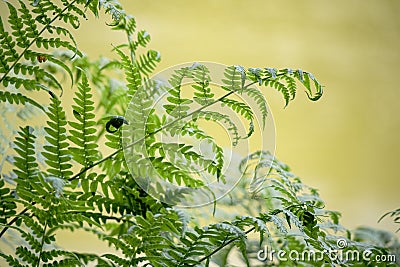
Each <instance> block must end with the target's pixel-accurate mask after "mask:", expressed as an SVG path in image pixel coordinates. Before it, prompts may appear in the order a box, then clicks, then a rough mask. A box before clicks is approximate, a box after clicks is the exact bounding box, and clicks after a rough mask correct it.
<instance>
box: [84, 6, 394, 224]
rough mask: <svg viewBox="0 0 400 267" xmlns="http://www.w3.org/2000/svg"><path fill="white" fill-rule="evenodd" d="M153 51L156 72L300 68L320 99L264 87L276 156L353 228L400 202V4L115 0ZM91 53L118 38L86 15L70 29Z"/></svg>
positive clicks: (104, 50) (373, 220) (108, 47)
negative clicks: (212, 65) (313, 80)
mask: <svg viewBox="0 0 400 267" xmlns="http://www.w3.org/2000/svg"><path fill="white" fill-rule="evenodd" d="M121 3H122V4H123V5H124V7H125V8H126V9H127V11H128V13H131V14H133V15H134V16H135V17H136V19H137V22H138V28H139V29H145V30H147V31H148V32H149V33H150V34H151V36H152V41H151V43H150V47H151V48H153V49H156V50H158V51H160V52H161V56H162V61H161V64H160V67H159V68H158V70H162V69H164V68H167V67H169V66H172V65H176V64H179V63H183V62H192V61H213V62H218V63H223V64H227V65H231V64H239V65H243V66H245V67H276V68H285V67H291V68H301V69H304V70H307V71H310V72H312V73H313V74H314V75H315V76H316V77H317V78H318V79H319V81H320V82H321V83H322V84H323V85H324V86H325V94H324V96H323V97H322V98H321V100H320V101H318V102H310V101H309V100H307V98H306V95H305V94H304V93H303V92H301V90H300V91H299V94H298V96H297V98H296V100H295V101H294V102H292V103H291V104H290V105H289V106H288V107H287V108H286V109H283V106H284V101H283V100H282V98H281V96H280V95H279V94H278V93H276V92H275V91H274V89H269V88H268V89H265V92H266V96H267V98H268V101H269V103H270V107H271V109H272V111H273V115H274V118H275V124H276V131H277V133H276V136H277V138H276V139H277V140H276V143H277V149H276V155H277V157H278V158H279V159H280V160H282V161H284V162H286V163H287V164H289V165H290V166H291V167H292V170H293V172H294V173H296V174H297V175H299V176H300V177H301V178H302V180H303V182H304V183H306V184H308V185H310V186H312V187H315V188H318V189H319V190H320V194H321V196H322V198H323V199H324V200H325V201H326V203H327V206H326V207H327V208H328V209H332V210H338V211H341V212H342V214H343V218H342V223H343V224H344V226H346V227H349V228H351V229H353V228H355V227H356V226H359V225H369V226H374V227H378V228H381V229H386V230H395V229H396V225H394V224H393V223H392V220H390V219H385V220H384V221H383V222H381V223H379V224H378V223H377V220H378V219H379V217H380V216H381V215H382V214H384V213H385V212H386V211H389V210H393V209H395V208H397V207H399V205H400V202H399V188H400V181H399V171H398V169H397V167H398V166H397V164H399V163H398V162H399V156H398V155H399V154H398V153H399V151H400V141H399V130H400V117H399V114H400V105H399V104H398V101H399V100H398V99H399V96H400V91H399V88H398V85H397V83H398V82H397V80H398V77H399V74H398V72H399V71H400V67H399V64H400V51H399V48H400V17H399V15H398V14H400V2H399V1H395V0H388V1H361V0H346V1H344V0H339V1H327V0H308V1H288V0H284V1H282V0H281V1H269V0H268V1H265V0H259V1H233V0H222V1H221V0H219V1H211V0H208V1H183V0H179V1H178V0H163V1H121ZM77 35H78V37H77V38H78V43H80V48H81V49H83V50H84V51H87V53H88V54H89V56H93V57H96V56H98V55H99V54H102V55H107V56H110V55H112V52H110V50H111V44H119V43H121V42H124V38H125V37H124V36H122V35H118V34H116V33H113V32H111V33H110V32H109V31H107V27H106V26H105V23H104V20H102V19H100V20H97V21H96V20H89V22H88V23H85V24H83V25H82V30H81V31H80V32H78V33H77Z"/></svg>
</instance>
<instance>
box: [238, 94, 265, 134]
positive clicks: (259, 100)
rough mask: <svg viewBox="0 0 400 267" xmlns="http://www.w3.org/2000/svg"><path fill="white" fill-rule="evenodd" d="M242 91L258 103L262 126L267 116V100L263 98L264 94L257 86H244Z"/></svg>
mask: <svg viewBox="0 0 400 267" xmlns="http://www.w3.org/2000/svg"><path fill="white" fill-rule="evenodd" d="M243 92H244V93H245V94H247V95H248V96H250V97H251V98H253V99H254V101H255V102H256V103H257V105H258V110H259V111H260V112H261V115H262V124H263V128H264V127H265V122H266V119H267V116H268V105H267V100H266V99H265V97H264V95H263V94H262V93H261V92H260V90H258V89H257V88H252V87H246V88H244V89H243Z"/></svg>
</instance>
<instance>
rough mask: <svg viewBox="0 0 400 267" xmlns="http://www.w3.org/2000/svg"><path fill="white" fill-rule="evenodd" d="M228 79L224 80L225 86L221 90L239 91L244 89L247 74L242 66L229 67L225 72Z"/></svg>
mask: <svg viewBox="0 0 400 267" xmlns="http://www.w3.org/2000/svg"><path fill="white" fill-rule="evenodd" d="M224 76H225V78H226V79H222V83H223V84H224V85H223V86H221V88H223V89H225V90H227V91H234V92H236V91H238V90H239V89H242V88H243V87H244V83H245V80H246V72H245V70H244V68H243V67H242V66H229V67H227V68H225V70H224Z"/></svg>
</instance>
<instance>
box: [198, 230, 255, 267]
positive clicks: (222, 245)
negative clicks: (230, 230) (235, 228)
mask: <svg viewBox="0 0 400 267" xmlns="http://www.w3.org/2000/svg"><path fill="white" fill-rule="evenodd" d="M255 229H256V227H255V226H253V227H252V228H250V229H249V230H247V231H246V232H244V234H245V235H247V234H249V233H250V232H253V231H254V230H255ZM238 239H239V237H235V238H232V239H231V240H229V241H228V242H224V243H223V244H221V245H220V246H219V247H217V248H216V249H215V250H213V251H212V252H211V253H210V254H208V255H206V256H204V257H203V258H201V259H200V260H199V262H202V261H204V260H206V259H208V258H210V257H211V256H212V255H214V254H215V253H217V252H218V251H220V250H221V249H223V248H224V247H226V246H227V245H229V244H231V243H233V242H235V241H236V240H238Z"/></svg>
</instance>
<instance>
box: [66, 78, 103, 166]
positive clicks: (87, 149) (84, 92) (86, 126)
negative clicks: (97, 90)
mask: <svg viewBox="0 0 400 267" xmlns="http://www.w3.org/2000/svg"><path fill="white" fill-rule="evenodd" d="M92 96H93V95H92V94H91V89H90V87H89V83H88V80H87V77H86V75H83V76H82V80H81V83H80V84H79V85H78V91H77V92H76V93H75V98H74V102H75V105H73V106H72V108H73V111H74V112H73V114H74V117H75V119H77V120H78V122H72V121H70V122H69V125H70V126H71V127H72V128H73V129H71V130H70V136H69V137H68V138H69V139H70V140H71V141H72V142H73V143H74V144H75V145H76V147H71V148H70V151H71V154H72V156H73V159H74V160H76V161H77V162H78V163H79V164H81V165H82V166H83V168H87V167H89V166H91V165H92V164H93V163H94V162H95V161H96V160H97V159H98V152H97V147H98V145H97V144H96V128H95V127H94V126H95V125H96V122H95V120H94V118H95V115H94V113H93V110H94V106H93V104H94V102H93V101H92Z"/></svg>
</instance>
